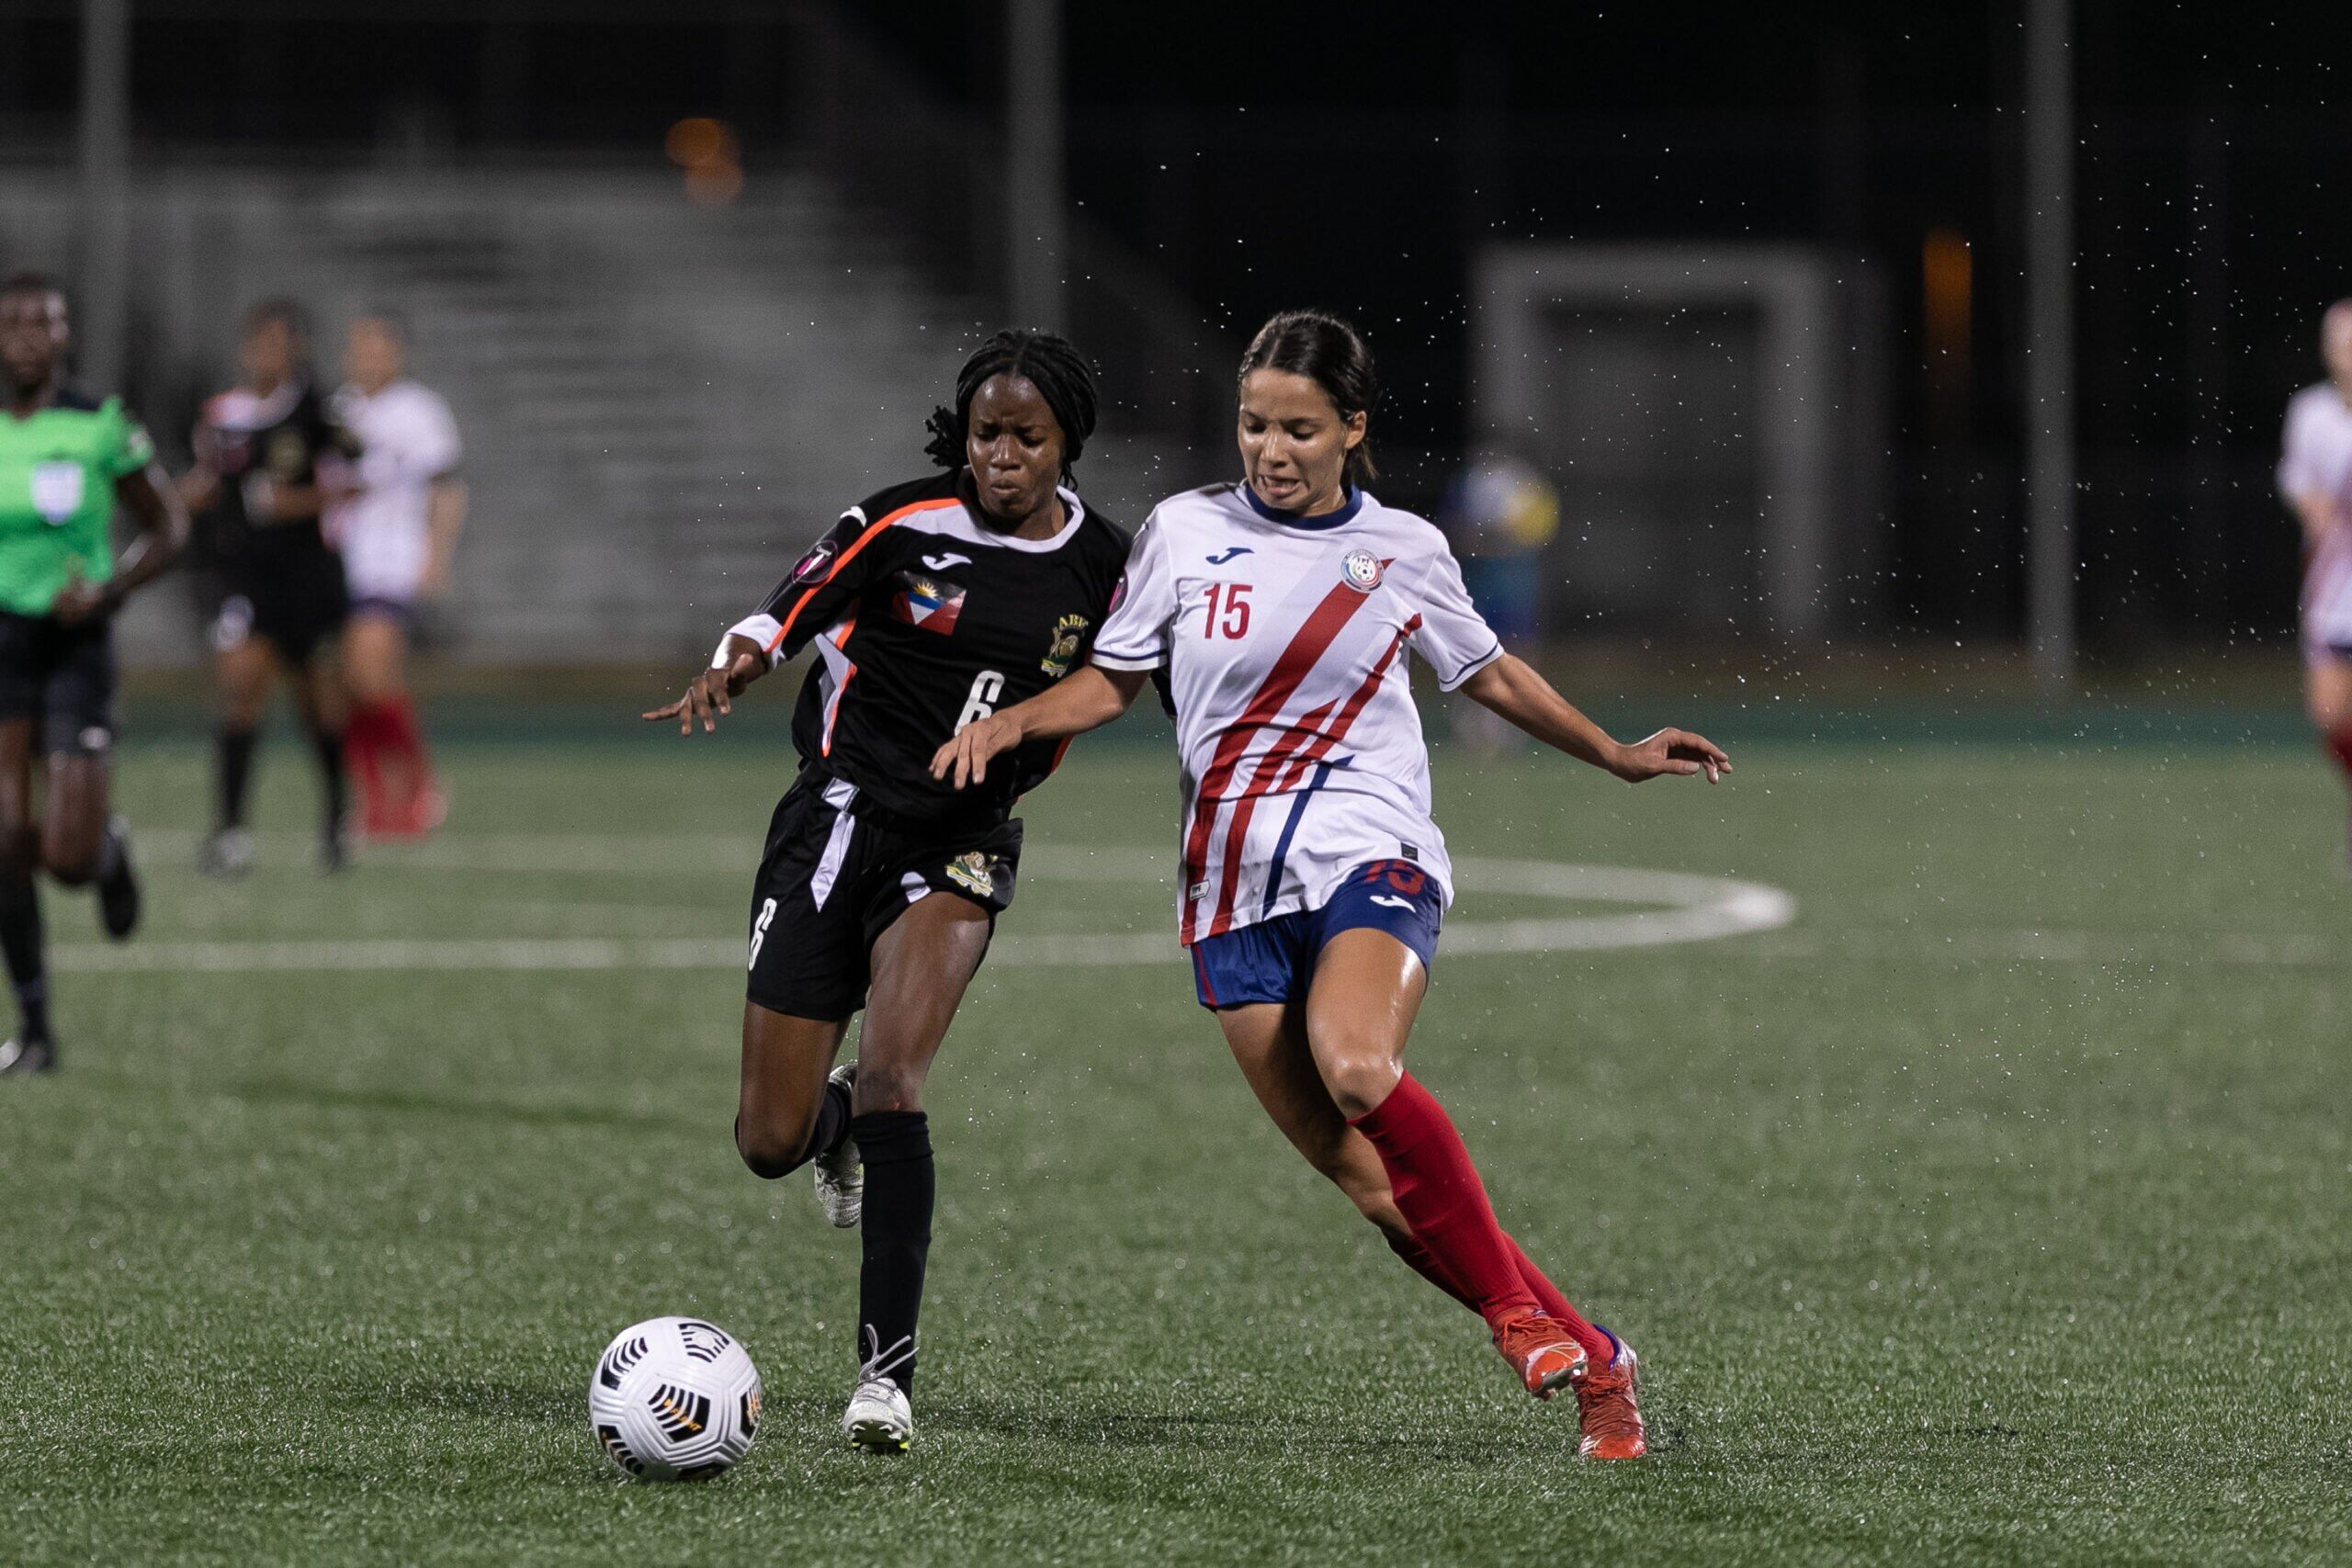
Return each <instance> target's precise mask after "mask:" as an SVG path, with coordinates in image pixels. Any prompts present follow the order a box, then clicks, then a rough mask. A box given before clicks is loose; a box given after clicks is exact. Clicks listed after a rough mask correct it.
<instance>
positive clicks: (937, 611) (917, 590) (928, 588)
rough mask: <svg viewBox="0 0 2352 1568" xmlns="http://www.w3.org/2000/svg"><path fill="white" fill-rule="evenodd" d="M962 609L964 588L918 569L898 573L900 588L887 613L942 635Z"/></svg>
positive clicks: (951, 629)
mask: <svg viewBox="0 0 2352 1568" xmlns="http://www.w3.org/2000/svg"><path fill="white" fill-rule="evenodd" d="M963 609H964V590H962V589H961V588H958V587H956V585H955V584H954V583H950V582H936V581H933V580H932V579H930V578H928V577H925V576H923V575H922V574H921V573H919V572H912V571H902V572H900V573H899V592H898V593H897V595H896V596H894V597H893V598H892V599H891V601H890V613H891V614H892V615H896V616H897V617H898V618H899V619H900V620H902V621H904V622H906V623H907V624H908V625H910V626H921V627H922V629H923V630H925V631H927V632H937V633H939V634H940V635H941V636H943V637H944V636H945V635H946V634H947V633H949V632H952V631H954V630H955V629H956V616H957V615H961V614H962V613H963Z"/></svg>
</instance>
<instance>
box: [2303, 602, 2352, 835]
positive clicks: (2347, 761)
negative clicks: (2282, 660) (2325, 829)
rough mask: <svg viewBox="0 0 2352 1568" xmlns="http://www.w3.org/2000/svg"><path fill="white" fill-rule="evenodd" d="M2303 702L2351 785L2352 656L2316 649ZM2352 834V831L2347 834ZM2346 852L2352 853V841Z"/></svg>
mask: <svg viewBox="0 0 2352 1568" xmlns="http://www.w3.org/2000/svg"><path fill="white" fill-rule="evenodd" d="M2303 702H2304V706H2305V707H2306V709H2307V710H2308V711H2309V712H2310V714H2311V720H2312V727H2313V728H2316V729H2317V730H2318V731H2319V738H2320V744H2321V746H2322V747H2324V749H2325V750H2326V751H2327V754H2328V755H2329V757H2331V758H2333V759H2334V760H2335V765H2336V767H2337V769H2338V770H2340V771H2341V772H2342V773H2343V774H2344V782H2345V784H2346V787H2347V788H2352V658H2345V657H2341V656H2339V655H2337V654H2336V653H2335V650H2333V649H2331V650H2328V651H2327V652H2319V651H2314V652H2313V653H2312V655H2311V656H2310V657H2309V658H2307V659H2306V660H2304V663H2303ZM2347 836H2352V835H2347ZM2346 854H2347V855H2352V843H2347V846H2346Z"/></svg>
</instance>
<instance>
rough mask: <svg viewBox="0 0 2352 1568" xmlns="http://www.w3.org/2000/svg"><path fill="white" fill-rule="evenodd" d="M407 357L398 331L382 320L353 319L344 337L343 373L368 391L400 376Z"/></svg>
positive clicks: (385, 385) (388, 383) (387, 385)
mask: <svg viewBox="0 0 2352 1568" xmlns="http://www.w3.org/2000/svg"><path fill="white" fill-rule="evenodd" d="M406 357H407V355H405V354H403V353H402V352H401V340H400V336H399V334H398V333H394V332H392V331H391V330H390V328H388V327H386V326H385V325H384V323H383V322H381V321H354V322H352V323H351V331H350V333H348V334H347V335H346V336H345V338H344V343H343V373H344V374H345V376H347V377H349V378H351V379H352V380H353V381H354V382H356V384H358V385H359V386H362V387H365V388H367V389H369V390H370V391H373V390H375V389H377V388H379V387H389V386H390V385H391V384H392V383H393V382H394V381H397V380H399V379H400V378H401V368H402V361H403V360H405V359H406Z"/></svg>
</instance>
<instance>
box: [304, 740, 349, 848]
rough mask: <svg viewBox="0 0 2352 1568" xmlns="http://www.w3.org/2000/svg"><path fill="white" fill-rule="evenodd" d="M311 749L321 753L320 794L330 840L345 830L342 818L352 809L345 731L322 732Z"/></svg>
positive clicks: (313, 742)
mask: <svg viewBox="0 0 2352 1568" xmlns="http://www.w3.org/2000/svg"><path fill="white" fill-rule="evenodd" d="M311 748H312V749H313V750H316V751H317V752H318V754H319V791H320V800H321V803H322V805H323V806H324V807H325V809H326V833H327V836H328V837H329V838H333V837H334V835H335V834H337V833H340V832H342V831H343V818H344V817H345V813H346V812H347V810H348V809H349V803H348V802H347V801H346V800H345V796H344V787H343V731H342V730H340V729H335V730H325V729H322V730H319V731H317V732H315V733H314V734H312V735H311Z"/></svg>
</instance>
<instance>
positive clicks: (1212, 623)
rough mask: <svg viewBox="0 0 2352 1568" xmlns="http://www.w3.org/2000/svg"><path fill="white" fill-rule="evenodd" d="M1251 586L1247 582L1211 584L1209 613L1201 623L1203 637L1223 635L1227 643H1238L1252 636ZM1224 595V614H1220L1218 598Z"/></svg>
mask: <svg viewBox="0 0 2352 1568" xmlns="http://www.w3.org/2000/svg"><path fill="white" fill-rule="evenodd" d="M1219 594H1222V595H1224V600H1225V604H1224V613H1223V614H1222V615H1219V614H1218V606H1217V596H1218V595H1219ZM1220 634H1222V635H1223V636H1224V637H1226V639H1227V641H1238V640H1239V639H1240V638H1242V637H1248V636H1249V635H1250V584H1249V583H1246V582H1212V583H1210V584H1209V613H1208V616H1207V618H1206V619H1205V620H1204V621H1203V622H1202V623H1201V635H1202V636H1203V637H1216V636H1218V635H1220Z"/></svg>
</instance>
